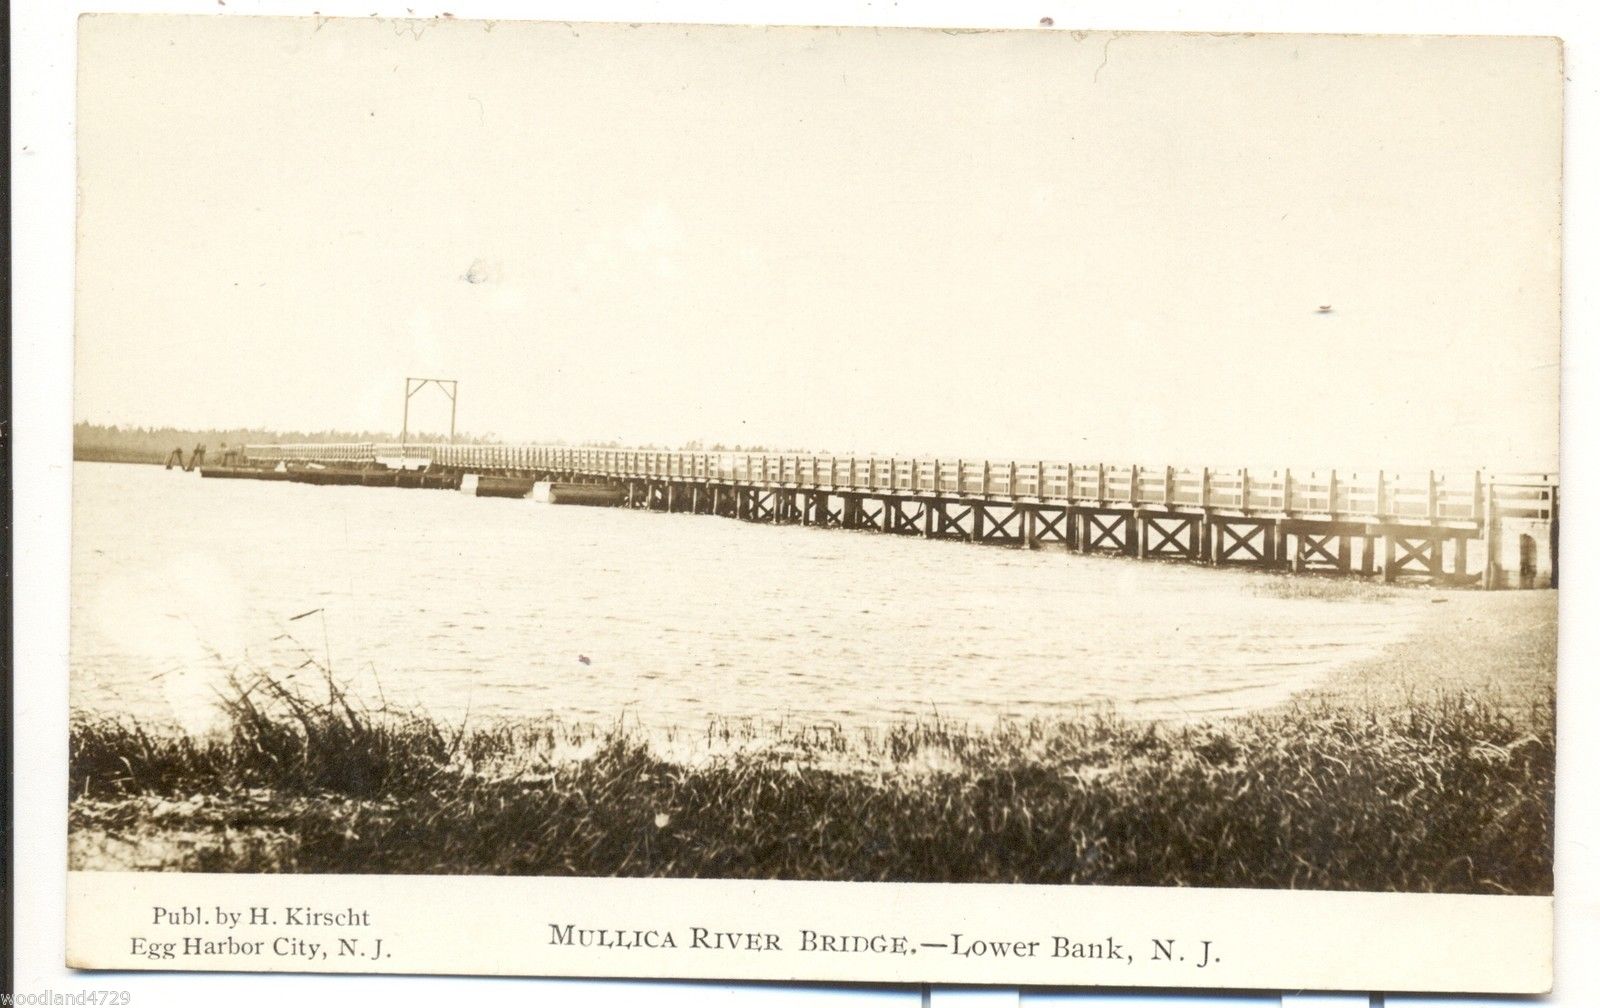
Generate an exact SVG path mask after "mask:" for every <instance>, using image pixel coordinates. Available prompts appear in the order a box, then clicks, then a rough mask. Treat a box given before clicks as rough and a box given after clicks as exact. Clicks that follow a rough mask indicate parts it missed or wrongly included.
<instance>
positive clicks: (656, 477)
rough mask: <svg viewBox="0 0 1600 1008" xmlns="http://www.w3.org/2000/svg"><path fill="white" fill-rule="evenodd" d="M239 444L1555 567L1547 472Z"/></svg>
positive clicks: (1324, 557)
mask: <svg viewBox="0 0 1600 1008" xmlns="http://www.w3.org/2000/svg"><path fill="white" fill-rule="evenodd" d="M239 458H240V459H241V460H242V461H243V463H244V464H245V465H246V466H255V467H270V466H276V465H278V464H280V463H283V464H287V465H289V466H293V467H309V466H326V467H329V469H331V470H333V471H332V472H327V473H317V472H316V471H314V470H310V471H306V470H302V469H298V468H297V469H294V470H292V471H291V475H293V476H295V477H296V478H299V477H301V476H305V477H308V479H307V481H309V482H322V481H324V480H322V479H320V477H322V476H327V477H330V478H329V479H328V480H326V481H328V482H341V481H343V482H354V481H356V480H355V479H353V477H356V476H359V477H360V479H359V482H361V483H363V484H366V483H368V482H369V480H368V477H372V479H371V483H372V485H389V486H401V485H425V483H426V481H423V480H417V481H402V480H400V479H399V478H398V476H394V477H392V478H388V479H383V478H380V473H379V470H383V469H384V468H385V467H391V468H397V469H398V468H406V469H414V468H418V467H424V466H425V467H426V468H427V469H428V471H429V472H430V473H434V472H438V473H442V474H445V475H446V477H448V478H449V479H452V480H459V478H460V477H461V476H463V475H465V474H476V475H478V476H480V477H484V479H483V480H482V481H480V485H479V487H478V489H477V493H478V494H479V495H480V496H507V495H509V496H519V495H521V494H522V493H525V492H526V491H527V488H528V487H529V486H531V485H533V482H535V481H539V480H549V481H563V482H579V483H603V484H608V485H609V486H610V487H611V488H612V490H611V494H610V495H608V496H607V499H608V500H615V501H618V502H621V503H624V504H626V505H627V506H629V507H637V508H648V509H652V510H659V511H688V512H693V513H696V514H715V515H724V516H727V517H734V518H742V519H745V520H748V521H760V522H771V523H786V522H791V523H798V524H803V525H817V526H823V527H828V526H835V527H843V528H854V529H871V530H875V531H879V532H883V533H889V534H899V535H920V536H923V537H925V538H929V539H959V540H963V541H967V542H978V543H989V544H998V545H1013V546H1024V547H1029V548H1037V547H1040V546H1043V545H1045V544H1050V543H1055V544H1060V545H1064V546H1066V547H1067V548H1068V549H1076V550H1078V551H1080V552H1085V553H1088V552H1112V553H1122V554H1126V555H1130V556H1137V557H1141V558H1145V557H1149V558H1170V559H1183V560H1190V561H1199V562H1205V563H1213V564H1224V563H1234V564H1250V565H1254V566H1260V567H1267V568H1287V569H1290V570H1293V571H1295V572H1297V573H1298V572H1305V571H1330V572H1336V573H1361V574H1373V573H1375V572H1377V571H1379V570H1381V572H1382V574H1383V576H1384V578H1385V580H1394V579H1395V578H1396V577H1399V576H1401V575H1407V574H1415V575H1422V576H1426V577H1428V578H1430V579H1431V580H1435V581H1453V582H1455V583H1465V582H1468V581H1477V582H1479V583H1481V584H1482V585H1483V586H1484V587H1502V586H1505V585H1507V584H1509V583H1510V582H1511V578H1510V577H1508V576H1507V575H1509V574H1510V573H1511V572H1512V571H1515V572H1516V584H1517V585H1519V586H1525V587H1538V586H1542V585H1546V584H1548V585H1551V586H1553V585H1554V584H1555V583H1556V549H1557V538H1556V528H1557V522H1558V513H1559V504H1558V500H1559V486H1558V481H1557V480H1556V477H1555V476H1554V475H1553V474H1546V473H1531V474H1530V473H1515V474H1504V473H1502V474H1494V475H1490V474H1487V473H1485V472H1482V471H1478V472H1469V473H1441V472H1437V471H1428V472H1411V473H1404V472H1391V471H1387V470H1385V471H1374V472H1341V471H1333V470H1290V469H1269V470H1259V469H1212V468H1201V469H1189V468H1177V467H1174V466H1140V465H1116V464H1106V463H1098V462H1097V463H1091V464H1088V465H1083V464H1078V463H1072V462H1052V461H1045V460H1032V461H1017V460H1013V459H1005V460H994V459H965V458H953V459H949V458H899V457H888V456H875V455H874V456H860V455H804V454H796V453H772V452H662V451H642V450H630V449H614V448H569V447H563V446H554V445H449V444H421V445H418V444H408V445H387V444H332V445H330V444H311V445H250V446H247V447H246V448H244V449H243V450H242V451H241V452H240V454H239ZM352 470H361V472H360V473H357V472H353V471H352ZM255 471H257V472H261V471H264V469H262V468H257V469H256V470H255ZM341 471H343V474H344V475H346V476H350V477H352V479H350V480H345V479H344V477H343V476H342V475H341ZM310 477H319V478H315V479H312V478H310ZM493 477H515V478H514V479H511V480H506V479H500V480H498V481H497V480H495V479H493ZM501 484H506V485H507V486H510V489H508V488H507V486H502V485H501ZM1380 539H1381V540H1382V541H1383V547H1382V554H1381V556H1380V555H1379V550H1378V540H1380ZM1469 541H1473V542H1475V543H1476V545H1473V546H1470V547H1469ZM1508 546H1509V547H1511V549H1510V550H1509V551H1508V548H1507V547H1508ZM1474 554H1475V559H1474Z"/></svg>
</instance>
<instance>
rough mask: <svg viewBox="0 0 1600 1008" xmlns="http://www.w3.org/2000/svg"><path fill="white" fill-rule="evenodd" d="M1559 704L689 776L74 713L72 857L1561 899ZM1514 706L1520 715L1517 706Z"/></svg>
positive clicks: (412, 725) (383, 728) (1262, 717)
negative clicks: (1556, 863)
mask: <svg viewBox="0 0 1600 1008" xmlns="http://www.w3.org/2000/svg"><path fill="white" fill-rule="evenodd" d="M1553 713H1554V712H1553V694H1551V692H1550V691H1549V690H1548V689H1546V690H1545V691H1544V693H1543V694H1542V695H1540V696H1539V697H1538V698H1537V699H1536V700H1535V701H1532V702H1523V703H1521V705H1520V707H1519V708H1518V709H1517V710H1515V711H1514V712H1513V713H1512V714H1508V705H1507V703H1505V702H1503V701H1502V700H1501V699H1500V698H1496V697H1487V696H1483V695H1480V694H1478V693H1473V692H1459V691H1458V692H1449V693H1440V694H1438V695H1436V696H1433V697H1431V698H1422V699H1418V698H1416V697H1412V698H1411V702H1410V706H1409V707H1400V706H1395V705H1368V706H1362V705H1353V704H1348V703H1339V702H1334V701H1331V700H1329V699H1327V698H1321V699H1313V700H1311V701H1309V702H1306V703H1302V704H1298V705H1293V706H1290V707H1286V708H1282V709H1278V710H1274V711H1270V712H1267V713H1263V714H1258V715H1254V716H1249V717H1242V718H1237V719H1231V720H1228V721H1225V722H1219V723H1217V724H1214V725H1202V726H1196V725H1169V726H1162V725H1151V724H1138V723H1131V722H1125V721H1120V720H1117V719H1115V718H1111V717H1106V716H1085V717H1081V718H1076V719H1071V720H1055V721H1046V720H1035V721H1027V722H1019V723H1010V724H1005V725H1001V726H997V727H993V728H979V727H972V726H964V725H958V724H951V723H946V722H919V723H906V724H900V725H895V726H891V727H888V728H885V729H880V730H873V731H866V730H863V731H858V732H855V733H850V732H846V731H843V730H839V729H815V728H810V729H800V728H794V727H790V728H787V729H780V730H776V731H768V732H763V733H762V736H763V738H762V741H761V742H760V743H759V744H751V745H745V744H740V741H741V740H740V739H739V738H738V737H736V736H737V735H738V732H737V731H734V730H730V728H729V727H728V726H723V727H722V728H721V729H720V735H719V734H718V731H719V730H718V729H716V728H715V727H714V728H713V729H712V730H708V732H707V733H706V738H705V739H704V740H703V744H701V745H700V747H699V750H700V751H699V754H698V756H697V757H695V758H691V759H683V758H676V759H673V760H670V761H669V760H667V759H664V758H662V756H661V755H660V753H659V752H657V751H656V749H654V748H652V744H651V743H650V742H648V741H646V739H645V738H644V736H643V735H641V734H639V733H637V732H630V731H625V730H621V729H608V730H602V731H595V730H592V729H589V728H585V727H583V726H578V725H569V724H565V723H563V722H559V721H554V720H543V721H537V722H525V723H516V724H509V723H507V724H485V725H479V726H476V727H474V726H471V725H466V726H461V725H456V726H450V725H444V724H439V723H437V722H434V721H431V720H428V719H426V718H422V717H418V716H411V715H397V714H391V713H372V712H366V711H362V710H360V709H357V708H356V707H353V706H351V705H350V704H349V703H348V702H347V701H346V699H345V698H344V697H342V696H341V695H339V694H338V692H337V691H336V690H335V691H332V693H331V695H327V696H322V697H321V698H320V699H317V700H313V699H309V698H307V697H306V696H305V695H303V694H300V693H294V692H290V691H288V690H285V689H283V688H281V687H279V686H276V685H274V684H273V683H272V682H271V681H270V680H264V679H263V680H258V681H255V682H252V683H250V684H248V685H247V686H240V688H239V689H238V690H237V693H236V695H234V696H233V697H232V699H230V700H229V701H228V721H227V724H226V727H224V728H221V729H218V730H216V731H214V732H212V733H209V734H204V735H191V734H184V733H182V732H180V731H177V730H173V729H161V728H155V727H152V726H148V725H141V724H139V723H136V722H134V721H131V720H128V719H125V718H124V719H116V718H79V719H77V720H75V721H74V723H73V726H72V733H71V778H70V779H71V789H72V796H73V802H72V808H71V826H72V837H71V842H72V855H71V856H72V862H73V866H74V867H79V868H97V867H98V868H129V867H142V868H163V869H171V870H189V871H242V872H256V871H290V872H371V873H473V874H493V873H510V874H538V875H546V874H553V875H667V876H716V877H749V878H790V879H847V880H893V881H965V882H1077V883H1105V884H1130V885H1191V886H1244V887H1274V888H1276V887H1297V888H1314V889H1362V890H1400V891H1412V892H1430V891H1448V892H1515V893H1548V892H1549V891H1550V889H1551V857H1550V851H1551V806H1552V796H1553V749H1554V737H1553V736H1554V725H1553V721H1554V718H1553ZM1513 714H1514V716H1513Z"/></svg>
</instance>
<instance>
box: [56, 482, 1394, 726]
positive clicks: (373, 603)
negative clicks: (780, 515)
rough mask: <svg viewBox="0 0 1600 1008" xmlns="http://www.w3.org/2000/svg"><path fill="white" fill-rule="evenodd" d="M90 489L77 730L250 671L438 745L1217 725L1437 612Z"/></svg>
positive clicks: (424, 513)
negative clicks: (434, 737)
mask: <svg viewBox="0 0 1600 1008" xmlns="http://www.w3.org/2000/svg"><path fill="white" fill-rule="evenodd" d="M74 475H75V490H74V512H75V513H74V519H73V526H74V537H73V563H74V572H73V656H72V668H73V703H74V706H75V707H77V708H80V709H88V710H101V711H131V712H136V713H140V714H145V715H150V716H156V717H161V718H175V719H177V720H179V721H182V722H184V723H188V724H191V725H196V724H199V723H201V722H203V721H204V720H205V719H208V718H210V717H211V716H212V715H213V711H214V704H213V697H214V690H216V689H217V688H218V687H219V685H220V684H221V683H222V682H224V681H225V678H226V674H227V670H229V669H236V668H250V667H264V668H274V669H292V668H294V667H295V666H297V665H300V664H301V663H302V662H303V661H305V659H306V658H307V657H308V656H310V657H315V658H316V659H318V660H319V661H323V660H326V661H330V662H331V664H332V666H333V668H334V670H335V672H336V673H337V674H338V676H339V677H340V678H341V679H344V680H348V681H350V682H352V683H353V685H354V688H355V689H356V691H357V692H358V693H360V694H362V695H364V696H366V697H367V698H369V700H371V701H374V702H376V701H378V700H379V698H380V697H381V698H382V699H383V700H386V701H387V702H388V703H390V704H396V705H401V706H412V705H420V706H421V707H422V708H424V709H425V710H427V711H428V712H430V713H432V714H435V715H438V716H441V717H461V716H464V715H466V714H468V713H471V714H472V715H475V716H481V715H491V716H498V715H512V716H516V715H529V714H545V713H549V712H554V713H556V714H558V715H561V716H563V717H569V718H573V719H580V720H589V721H611V720H615V719H617V718H619V717H623V716H626V717H627V718H628V719H629V720H630V721H631V720H633V719H634V718H637V719H638V720H639V721H641V722H643V723H645V724H647V725H668V724H672V725H681V726H693V725H700V724H704V723H705V722H706V720H707V718H708V717H709V716H713V715H715V716H725V717H735V718H739V717H758V718H772V717H780V716H787V717H791V718H793V719H796V720H800V721H813V720H816V721H833V722H839V723H843V724H846V725H849V724H860V723H872V722H879V721H882V720H885V719H894V718H902V717H908V716H925V715H930V714H933V713H938V714H939V715H940V716H943V717H948V718H954V719H959V720H967V721H974V722H978V723H982V724H987V723H991V722H993V721H994V719H995V718H996V717H1003V716H1014V715H1015V716H1051V715H1059V714H1066V713H1071V712H1072V711H1074V710H1078V709H1081V708H1082V707H1083V706H1084V705H1096V706H1102V705H1115V706H1117V707H1118V708H1120V709H1122V710H1124V711H1126V712H1127V713H1129V714H1132V715H1135V716H1179V715H1192V714H1207V713H1223V712H1231V711H1237V710H1245V709H1249V708H1251V707H1256V706H1261V705H1264V704H1269V703H1273V702H1275V701H1277V700H1280V699H1282V698H1283V697H1284V696H1286V695H1288V694H1289V693H1291V692H1293V691H1295V690H1297V689H1300V688H1303V687H1305V686H1308V685H1311V684H1314V683H1315V682H1316V681H1317V680H1318V679H1320V678H1321V677H1323V676H1324V675H1325V674H1326V673H1327V672H1328V670H1329V669H1331V668H1333V667H1334V666H1336V665H1337V664H1340V663H1343V662H1347V661H1350V660H1353V659H1355V658H1358V657H1361V656H1363V655H1365V654H1367V653H1370V651H1371V650H1372V649H1374V648H1376V647H1378V646H1380V645H1381V644H1383V643H1384V642H1386V641H1388V640H1391V639H1393V638H1394V637H1396V636H1397V635H1399V634H1400V633H1403V632H1404V629H1405V628H1406V627H1407V626H1408V625H1410V623H1411V621H1412V618H1413V616H1414V615H1415V611H1416V604H1417V603H1416V602H1415V601H1414V600H1412V599H1411V598H1408V597H1401V598H1397V599H1385V600H1381V601H1372V600H1325V599H1304V598H1276V597H1272V596H1271V595H1270V594H1263V593H1260V592H1259V591H1258V590H1257V589H1258V588H1259V585H1260V582H1261V579H1262V576H1261V575H1257V574H1251V573H1246V572H1232V571H1229V572H1224V571H1215V570H1206V569H1200V568H1195V567H1189V566H1184V565H1175V564H1161V563H1152V562H1138V561H1129V560H1119V559H1107V558H1099V557H1087V558H1086V557H1078V556H1073V555H1070V554H1066V553H1062V552H1057V551H1040V552H1024V551H1017V550H1007V549H1000V548H994V547H979V546H971V545H966V544H961V543H947V542H926V541H923V540H919V539H912V538H898V537H889V536H880V535H875V534H872V533H855V532H843V531H837V530H833V531H821V530H816V529H808V528H800V527H793V526H790V527H771V526H759V525H751V524H746V523H743V522H738V521H733V520H730V519H720V518H710V517H704V516H693V515H664V514H654V513H645V512H633V511H625V510H612V509H601V508H583V507H552V506H549V505H544V504H537V503H533V502H529V501H515V500H501V499H487V498H486V499H477V498H473V497H469V496H466V495H464V494H459V493H452V492H449V491H439V490H401V489H378V488H363V487H314V486H308V485H303V484H297V483H263V482H254V481H248V480H202V479H200V478H199V477H198V476H196V475H194V474H188V475H184V474H180V473H176V472H167V471H165V470H163V469H160V468H159V467H156V466H132V465H111V464H99V463H81V462H80V463H77V464H76V465H75V466H74ZM312 610H321V611H320V612H313V613H312V615H309V616H305V617H303V618H301V619H298V620H291V617H294V616H296V615H299V614H302V613H305V612H308V611H312ZM299 674H300V675H301V676H302V677H306V676H311V677H313V678H315V677H316V676H319V675H320V673H318V672H317V671H316V669H315V667H314V666H308V667H307V668H306V669H304V670H302V671H301V672H300V673H299Z"/></svg>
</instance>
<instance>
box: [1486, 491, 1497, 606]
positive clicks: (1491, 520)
mask: <svg viewBox="0 0 1600 1008" xmlns="http://www.w3.org/2000/svg"><path fill="white" fill-rule="evenodd" d="M1499 524H1500V519H1499V517H1498V516H1497V515H1496V514H1495V513H1494V483H1493V482H1492V481H1491V482H1490V483H1489V486H1488V487H1487V489H1486V491H1485V493H1484V497H1483V587H1484V590H1485V591H1488V590H1490V589H1492V588H1494V587H1495V583H1496V581H1497V580H1498V578H1499V572H1498V568H1499V560H1500V528H1499Z"/></svg>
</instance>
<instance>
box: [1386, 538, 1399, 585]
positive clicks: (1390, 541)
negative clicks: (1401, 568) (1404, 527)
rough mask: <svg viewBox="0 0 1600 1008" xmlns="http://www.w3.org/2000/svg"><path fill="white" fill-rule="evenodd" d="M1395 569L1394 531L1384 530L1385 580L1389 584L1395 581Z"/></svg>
mask: <svg viewBox="0 0 1600 1008" xmlns="http://www.w3.org/2000/svg"><path fill="white" fill-rule="evenodd" d="M1395 573H1396V572H1395V569H1394V529H1393V528H1386V529H1384V530H1383V580H1384V583H1385V584H1387V583H1389V582H1391V581H1393V580H1394V579H1395Z"/></svg>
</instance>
